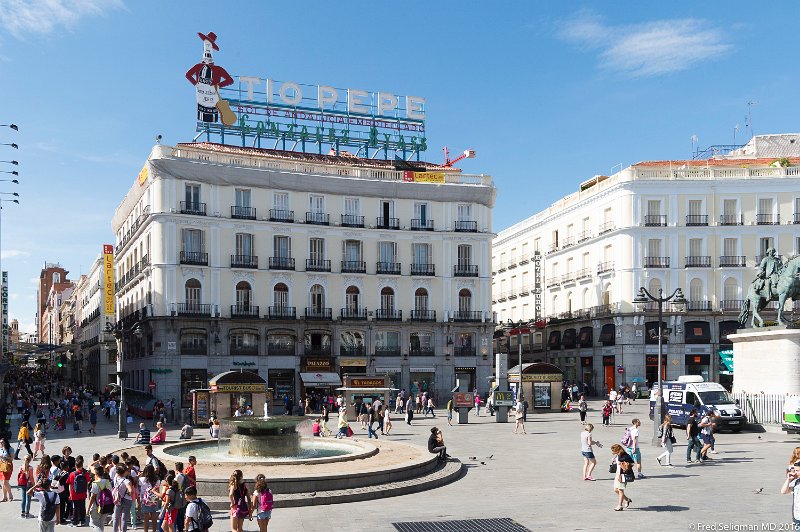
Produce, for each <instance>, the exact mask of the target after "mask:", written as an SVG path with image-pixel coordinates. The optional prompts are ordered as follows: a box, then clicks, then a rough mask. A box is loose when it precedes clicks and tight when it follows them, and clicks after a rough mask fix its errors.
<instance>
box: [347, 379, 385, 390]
mask: <svg viewBox="0 0 800 532" xmlns="http://www.w3.org/2000/svg"><path fill="white" fill-rule="evenodd" d="M350 386H351V387H353V388H385V387H386V383H385V382H384V381H383V379H364V378H358V379H350Z"/></svg>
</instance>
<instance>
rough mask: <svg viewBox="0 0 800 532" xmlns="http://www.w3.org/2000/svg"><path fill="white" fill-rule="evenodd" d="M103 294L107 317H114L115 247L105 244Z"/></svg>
mask: <svg viewBox="0 0 800 532" xmlns="http://www.w3.org/2000/svg"><path fill="white" fill-rule="evenodd" d="M103 279H104V281H103V293H104V295H105V299H106V302H105V306H106V316H113V315H114V246H112V245H111V244H103Z"/></svg>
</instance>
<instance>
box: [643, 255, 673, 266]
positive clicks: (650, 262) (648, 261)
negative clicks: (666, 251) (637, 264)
mask: <svg viewBox="0 0 800 532" xmlns="http://www.w3.org/2000/svg"><path fill="white" fill-rule="evenodd" d="M644 267H645V268H669V257H645V258H644Z"/></svg>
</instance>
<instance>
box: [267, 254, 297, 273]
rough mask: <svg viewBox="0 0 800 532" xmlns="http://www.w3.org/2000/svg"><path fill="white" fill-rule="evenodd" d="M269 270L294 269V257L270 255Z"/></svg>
mask: <svg viewBox="0 0 800 532" xmlns="http://www.w3.org/2000/svg"><path fill="white" fill-rule="evenodd" d="M269 269H270V270H294V259H293V258H292V257H270V258H269Z"/></svg>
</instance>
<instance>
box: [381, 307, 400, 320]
mask: <svg viewBox="0 0 800 532" xmlns="http://www.w3.org/2000/svg"><path fill="white" fill-rule="evenodd" d="M375 319H376V320H378V321H402V320H403V311H402V310H396V309H391V308H379V309H376V310H375Z"/></svg>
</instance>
